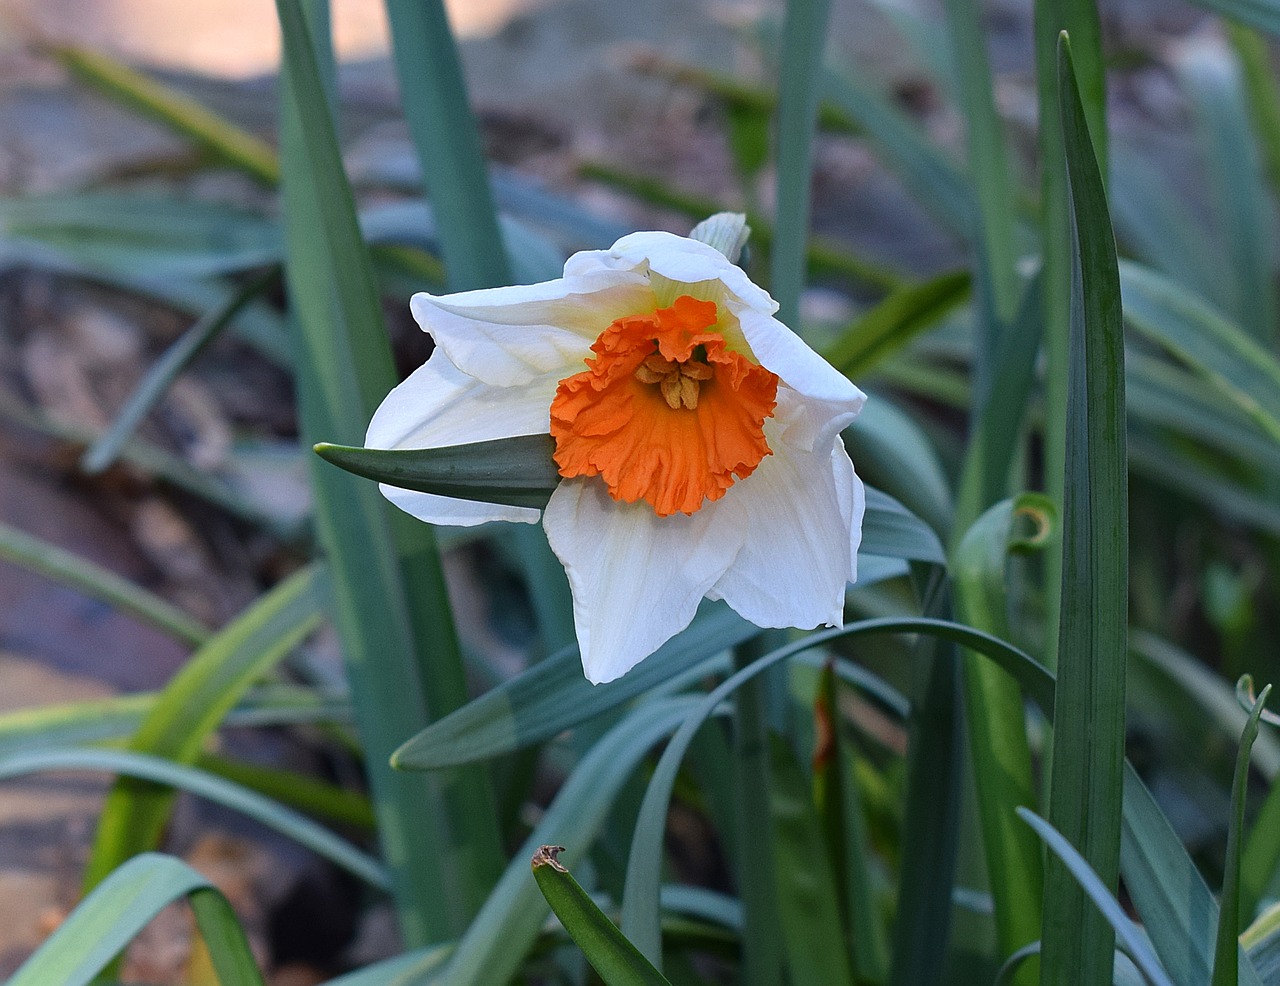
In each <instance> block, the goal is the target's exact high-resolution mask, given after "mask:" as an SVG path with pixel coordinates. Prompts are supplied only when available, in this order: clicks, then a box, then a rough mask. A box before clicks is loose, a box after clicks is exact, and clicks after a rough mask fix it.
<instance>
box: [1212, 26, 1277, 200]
mask: <svg viewBox="0 0 1280 986" xmlns="http://www.w3.org/2000/svg"><path fill="white" fill-rule="evenodd" d="M1223 26H1224V27H1225V28H1226V30H1227V38H1228V39H1229V40H1230V42H1231V47H1232V48H1233V49H1234V50H1235V53H1236V57H1237V58H1238V59H1239V60H1240V70H1241V72H1242V74H1243V76H1244V91H1245V98H1246V100H1247V102H1248V108H1249V118H1250V121H1251V123H1252V124H1253V139H1254V140H1255V141H1257V145H1258V150H1259V152H1260V153H1261V156H1262V163H1263V168H1264V170H1265V172H1266V176H1267V180H1268V181H1269V182H1270V184H1271V189H1272V191H1273V192H1275V191H1277V190H1280V91H1277V89H1276V78H1275V73H1274V72H1273V70H1272V68H1271V56H1270V54H1269V53H1268V50H1267V42H1266V39H1265V38H1263V37H1262V36H1260V35H1259V34H1258V32H1257V31H1253V30H1250V29H1249V28H1247V27H1245V26H1244V25H1242V24H1238V23H1235V22H1233V21H1227V23H1226V24H1224V25H1223Z"/></svg>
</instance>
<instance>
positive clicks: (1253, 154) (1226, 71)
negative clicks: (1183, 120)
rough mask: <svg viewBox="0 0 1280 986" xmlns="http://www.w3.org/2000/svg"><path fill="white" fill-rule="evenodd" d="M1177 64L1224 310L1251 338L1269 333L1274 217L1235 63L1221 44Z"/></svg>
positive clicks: (1267, 337) (1191, 50) (1193, 50)
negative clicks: (1221, 263)
mask: <svg viewBox="0 0 1280 986" xmlns="http://www.w3.org/2000/svg"><path fill="white" fill-rule="evenodd" d="M1176 68H1177V70H1178V74H1179V76H1180V78H1181V81H1182V85H1183V88H1184V89H1185V90H1186V91H1187V94H1188V96H1189V101H1190V103H1191V108H1192V114H1193V116H1194V118H1195V121H1196V130H1197V131H1198V135H1199V138H1200V139H1199V144H1200V148H1201V150H1202V153H1203V154H1204V155H1205V157H1206V158H1207V164H1208V168H1207V171H1208V175H1209V187H1210V198H1211V201H1212V203H1213V206H1214V208H1213V211H1212V213H1211V214H1212V215H1213V216H1215V217H1217V220H1218V222H1219V223H1220V224H1221V228H1222V231H1223V235H1224V243H1223V245H1224V247H1225V249H1226V255H1227V256H1226V259H1227V264H1226V273H1227V277H1228V278H1229V281H1228V284H1229V288H1228V289H1227V291H1226V292H1225V293H1226V295H1227V297H1228V299H1229V301H1228V306H1227V311H1229V312H1230V313H1231V314H1232V315H1233V316H1234V317H1235V318H1236V319H1237V320H1238V321H1239V323H1240V324H1241V325H1242V326H1243V327H1244V328H1245V330H1246V331H1247V332H1248V333H1249V335H1250V336H1252V337H1253V339H1255V340H1257V341H1258V342H1262V343H1267V342H1270V341H1271V340H1273V339H1274V338H1275V337H1276V322H1275V314H1276V304H1275V287H1274V284H1273V279H1272V273H1273V268H1274V262H1273V256H1272V248H1271V229H1272V226H1273V219H1272V217H1273V216H1274V215H1275V213H1274V210H1273V208H1272V205H1271V201H1270V198H1269V196H1268V194H1267V189H1266V186H1265V184H1264V182H1263V176H1262V163H1261V161H1260V160H1259V157H1258V150H1257V144H1256V143H1255V141H1254V139H1253V132H1252V128H1251V127H1250V123H1249V110H1248V107H1247V106H1246V104H1245V94H1244V91H1243V81H1242V79H1241V76H1240V70H1239V66H1238V65H1237V64H1236V61H1235V59H1234V57H1233V55H1232V53H1231V51H1230V49H1228V48H1226V47H1225V46H1222V45H1208V44H1203V45H1190V46H1187V47H1186V48H1184V49H1183V50H1182V53H1181V56H1180V57H1179V59H1178V61H1177V64H1176Z"/></svg>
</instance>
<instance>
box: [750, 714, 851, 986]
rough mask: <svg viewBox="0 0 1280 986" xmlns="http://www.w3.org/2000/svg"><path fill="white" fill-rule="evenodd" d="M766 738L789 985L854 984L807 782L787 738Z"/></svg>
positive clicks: (832, 877)
mask: <svg viewBox="0 0 1280 986" xmlns="http://www.w3.org/2000/svg"><path fill="white" fill-rule="evenodd" d="M768 740H769V775H770V779H769V788H770V792H769V793H770V798H769V803H770V810H771V816H772V821H773V867H774V883H775V885H776V887H777V895H778V915H779V921H780V923H781V925H782V927H781V931H782V938H783V941H784V942H785V943H786V947H787V964H788V967H789V968H790V970H791V981H792V982H796V983H823V984H824V986H827V984H830V986H840V984H841V983H844V984H848V986H852V983H853V971H852V970H851V969H850V967H849V954H848V950H847V949H846V948H845V944H844V932H843V929H842V927H841V921H840V906H839V903H838V899H837V894H836V884H835V879H834V876H833V874H832V870H831V866H830V865H829V862H830V856H828V854H827V851H826V846H825V845H824V842H823V836H822V827H821V825H820V824H819V821H818V816H817V813H816V812H815V811H814V806H813V795H812V792H811V790H810V785H809V783H808V778H807V777H806V776H805V774H804V772H803V771H802V770H801V769H800V767H799V765H798V764H797V763H796V762H795V759H794V757H793V756H792V753H791V750H790V748H789V747H788V746H787V744H786V741H785V740H783V739H782V738H781V737H779V736H777V735H776V734H771V735H770V736H769V737H768ZM748 865H752V866H758V865H760V864H759V861H753V862H751V863H749V864H748Z"/></svg>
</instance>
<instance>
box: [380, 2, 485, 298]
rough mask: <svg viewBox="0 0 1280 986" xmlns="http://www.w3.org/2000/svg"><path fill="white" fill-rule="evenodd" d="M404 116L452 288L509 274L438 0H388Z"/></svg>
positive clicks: (476, 134) (454, 53)
mask: <svg viewBox="0 0 1280 986" xmlns="http://www.w3.org/2000/svg"><path fill="white" fill-rule="evenodd" d="M386 8H387V18H388V20H389V21H390V24H391V43H392V51H393V54H394V56H395V64H396V78H397V80H398V81H399V83H400V99H401V105H402V106H403V108H404V116H405V121H406V122H407V123H408V124H409V133H410V136H412V138H413V143H414V147H415V148H416V149H417V152H418V158H419V160H420V161H421V163H422V175H423V179H424V181H425V182H426V185H427V188H428V190H429V191H430V194H431V204H432V207H433V209H434V210H435V215H436V221H437V223H438V224H439V230H440V240H441V246H442V247H443V253H444V263H445V269H446V271H447V273H448V279H449V287H450V289H451V290H453V291H467V290H471V289H473V288H491V287H497V286H499V285H502V284H507V283H509V282H510V274H509V271H508V265H507V256H506V252H505V251H504V250H503V247H502V240H501V239H500V238H499V235H498V220H497V213H496V211H495V209H494V205H493V196H492V192H491V191H490V189H489V179H488V172H487V170H486V168H485V163H484V157H483V155H482V154H481V149H480V133H479V130H478V129H477V128H476V124H475V120H474V119H473V118H472V116H471V111H470V110H469V109H468V107H467V90H466V86H465V84H464V82H463V78H462V68H461V66H460V64H459V62H458V52H457V48H456V47H455V45H454V41H453V34H452V33H451V32H450V30H449V21H448V18H447V16H446V15H445V10H444V4H443V3H442V2H441V0H386Z"/></svg>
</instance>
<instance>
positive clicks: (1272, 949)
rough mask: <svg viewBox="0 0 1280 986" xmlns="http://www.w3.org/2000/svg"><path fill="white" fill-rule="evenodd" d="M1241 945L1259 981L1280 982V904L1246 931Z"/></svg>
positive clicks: (1274, 905) (1260, 916)
mask: <svg viewBox="0 0 1280 986" xmlns="http://www.w3.org/2000/svg"><path fill="white" fill-rule="evenodd" d="M1240 944H1241V945H1242V946H1243V947H1244V950H1245V954H1246V955H1247V956H1248V957H1249V963H1250V964H1251V965H1252V966H1253V967H1254V969H1255V970H1257V973H1258V978H1259V979H1261V980H1262V981H1263V982H1264V983H1275V982H1280V903H1276V904H1272V905H1271V906H1270V907H1268V908H1267V909H1266V910H1265V911H1264V912H1263V913H1262V914H1261V915H1259V916H1258V920H1256V921H1254V922H1253V924H1251V925H1249V927H1248V928H1246V929H1245V932H1244V934H1242V935H1241V936H1240Z"/></svg>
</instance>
